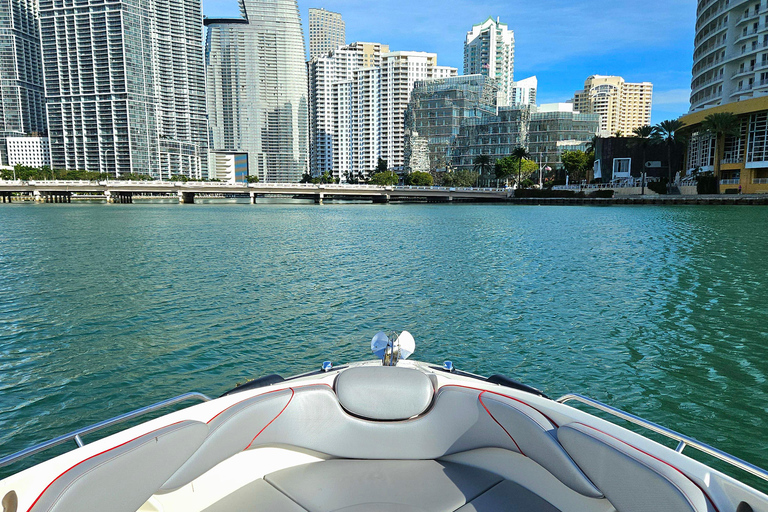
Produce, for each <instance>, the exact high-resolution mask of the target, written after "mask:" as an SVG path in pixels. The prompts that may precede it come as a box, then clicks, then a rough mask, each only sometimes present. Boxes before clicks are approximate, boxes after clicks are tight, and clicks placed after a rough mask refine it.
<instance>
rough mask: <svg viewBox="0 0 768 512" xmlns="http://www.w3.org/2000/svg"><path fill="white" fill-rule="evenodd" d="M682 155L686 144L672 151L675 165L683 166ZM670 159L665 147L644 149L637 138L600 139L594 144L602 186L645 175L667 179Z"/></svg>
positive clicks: (595, 171)
mask: <svg viewBox="0 0 768 512" xmlns="http://www.w3.org/2000/svg"><path fill="white" fill-rule="evenodd" d="M682 154H683V145H682V144H679V145H678V147H677V148H675V149H674V150H673V151H672V157H673V161H674V162H675V163H676V164H680V156H681V155H682ZM643 159H645V161H643ZM668 160H669V156H668V152H667V147H666V145H664V144H648V145H647V146H646V147H645V149H643V147H642V146H641V145H640V144H639V140H638V138H637V137H600V138H598V139H597V143H596V144H595V166H594V178H600V179H601V180H602V182H603V183H608V182H610V181H615V180H624V179H627V178H640V177H642V175H643V173H645V175H646V177H647V178H667V177H668V175H669V162H668ZM675 168H676V165H673V169H675ZM673 174H674V171H673Z"/></svg>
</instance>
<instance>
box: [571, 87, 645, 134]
mask: <svg viewBox="0 0 768 512" xmlns="http://www.w3.org/2000/svg"><path fill="white" fill-rule="evenodd" d="M652 96H653V84H651V83H650V82H641V83H630V82H625V81H624V79H623V78H622V77H620V76H602V75H593V76H590V77H589V78H587V79H586V81H585V82H584V89H583V90H581V91H576V93H575V94H574V96H573V104H574V110H576V111H578V112H580V113H582V114H598V115H599V116H600V132H599V134H600V136H601V137H611V136H613V135H615V134H616V133H617V132H621V133H623V134H624V135H630V134H631V133H632V131H633V130H634V129H635V128H638V127H640V126H645V125H650V124H651V102H652Z"/></svg>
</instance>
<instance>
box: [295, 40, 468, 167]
mask: <svg viewBox="0 0 768 512" xmlns="http://www.w3.org/2000/svg"><path fill="white" fill-rule="evenodd" d="M307 66H308V71H309V73H308V74H309V91H310V108H309V111H310V126H311V169H312V173H313V174H314V175H320V174H322V173H324V172H328V173H330V174H332V175H333V176H334V177H336V178H339V179H341V180H345V179H347V177H349V178H351V179H355V178H357V179H360V178H364V177H366V176H368V175H369V174H370V173H371V172H372V171H374V170H375V169H376V166H377V163H378V159H379V158H383V159H384V160H386V161H387V165H388V167H389V168H390V169H395V170H400V169H402V166H403V150H404V143H405V139H404V127H403V117H404V115H405V110H406V108H407V107H408V101H409V99H410V94H411V91H412V90H413V87H414V84H415V83H416V81H418V80H426V79H430V78H446V77H450V76H456V74H457V69H456V68H451V67H447V66H438V65H437V55H436V54H434V53H424V52H389V47H388V46H386V45H381V44H378V43H352V44H350V45H348V46H345V47H342V48H338V49H336V50H335V51H334V52H333V53H332V54H331V55H330V56H324V57H318V58H314V59H312V60H311V61H310V62H309V63H308V65H307Z"/></svg>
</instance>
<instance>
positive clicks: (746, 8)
mask: <svg viewBox="0 0 768 512" xmlns="http://www.w3.org/2000/svg"><path fill="white" fill-rule="evenodd" d="M766 13H768V3H766V0H749V1H745V0H740V1H729V0H714V1H709V2H699V3H698V9H697V13H696V36H695V39H694V42H693V44H694V51H693V69H692V80H691V112H694V111H697V110H703V109H707V108H710V107H714V106H718V105H726V104H728V103H733V102H737V101H744V100H746V99H750V98H755V97H759V96H765V95H768V21H767V20H766V17H765V15H766Z"/></svg>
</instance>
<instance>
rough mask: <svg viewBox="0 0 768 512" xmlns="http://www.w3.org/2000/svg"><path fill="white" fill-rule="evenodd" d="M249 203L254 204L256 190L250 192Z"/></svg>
mask: <svg viewBox="0 0 768 512" xmlns="http://www.w3.org/2000/svg"><path fill="white" fill-rule="evenodd" d="M251 204H256V192H251Z"/></svg>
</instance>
